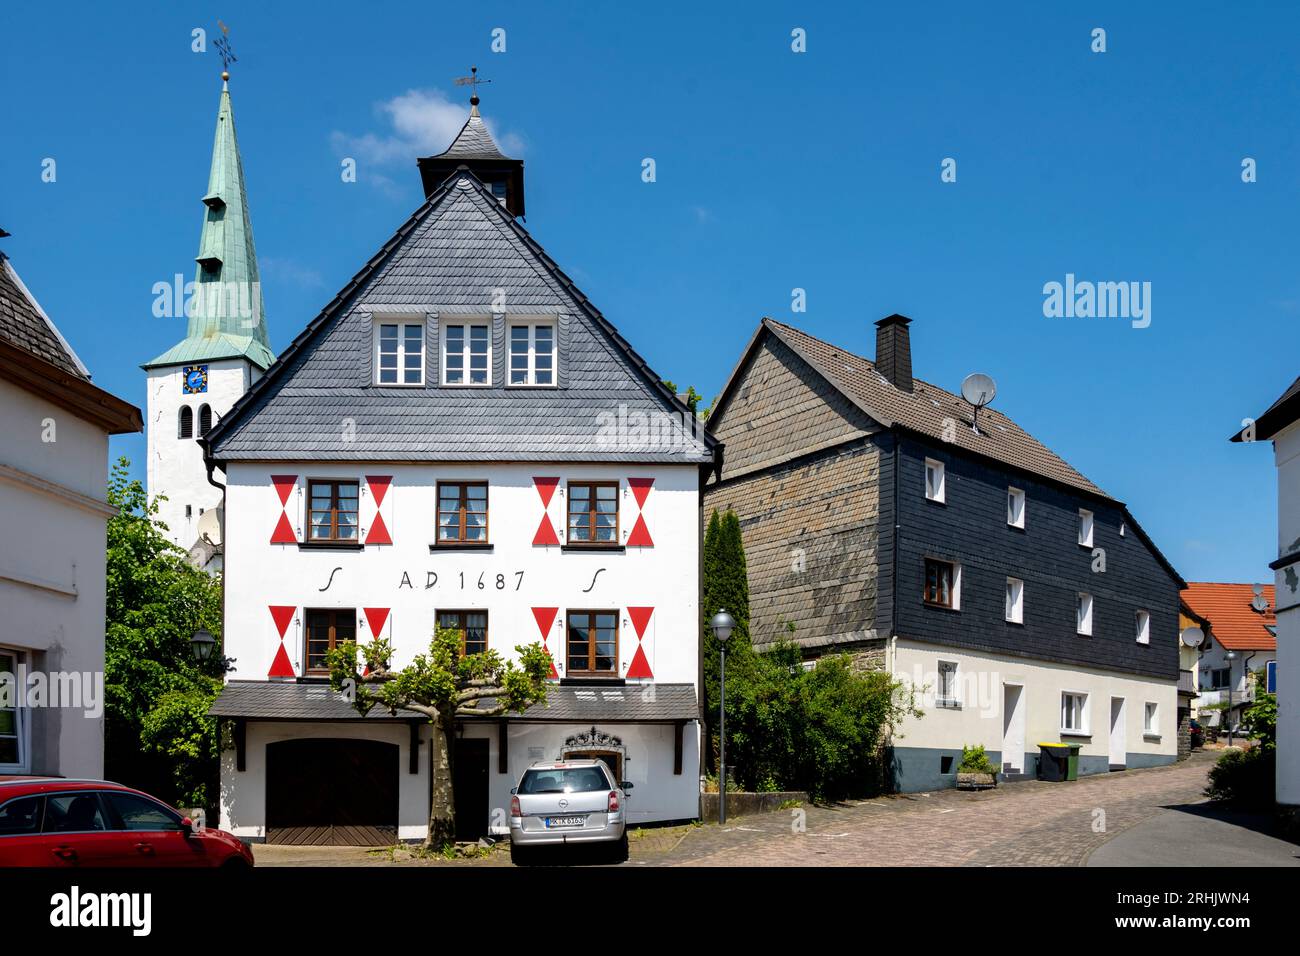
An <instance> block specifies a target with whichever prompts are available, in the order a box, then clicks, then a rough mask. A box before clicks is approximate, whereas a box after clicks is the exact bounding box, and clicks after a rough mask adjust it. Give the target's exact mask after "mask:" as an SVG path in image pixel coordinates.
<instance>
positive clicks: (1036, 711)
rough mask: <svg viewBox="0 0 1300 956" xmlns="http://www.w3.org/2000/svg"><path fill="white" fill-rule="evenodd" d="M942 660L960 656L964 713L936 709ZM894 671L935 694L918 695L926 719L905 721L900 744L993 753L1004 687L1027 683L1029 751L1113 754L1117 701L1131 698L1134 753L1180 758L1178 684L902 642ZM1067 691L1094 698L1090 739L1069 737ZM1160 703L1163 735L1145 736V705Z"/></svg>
mask: <svg viewBox="0 0 1300 956" xmlns="http://www.w3.org/2000/svg"><path fill="white" fill-rule="evenodd" d="M939 661H954V662H956V664H957V676H958V683H959V687H960V691H959V699H960V700H961V701H962V707H961V709H960V710H951V709H946V708H940V707H936V706H934V703H933V696H932V695H933V692H934V688H935V687H936V686H937V683H938V671H939ZM892 669H893V673H894V676H895V677H896V678H898V679H900V680H904V681H906V682H907V683H908V684H910V685H912V686H920V685H924V684H928V685H929V686H930V693H931V697H930V698H929V699H928V700H927V699H923V698H922V697H921V696H920V695H918V697H917V702H918V704H921V705H922V709H923V710H924V711H925V716H924V717H922V718H920V719H911V718H909V719H907V720H905V721H904V722H903V725H902V727H901V728H900V730H901V735H900V734H896V735H895V738H894V743H895V745H896V746H899V747H925V748H934V749H945V750H960V749H961V748H962V747H963V746H974V745H977V744H983V745H984V747H985V749H987V750H990V751H1001V750H1002V685H1003V683H1012V684H1022V685H1024V694H1025V697H1024V698H1023V701H1024V704H1025V705H1027V708H1028V709H1027V710H1026V712H1025V752H1026V753H1033V752H1035V751H1036V750H1037V749H1038V747H1037V745H1038V743H1039V741H1062V740H1063V741H1066V742H1068V743H1078V744H1081V745H1082V747H1081V750H1080V755H1081V756H1085V757H1107V756H1108V755H1109V754H1110V699H1111V698H1112V697H1123V698H1125V701H1126V705H1125V713H1124V723H1125V747H1126V750H1127V752H1128V753H1129V754H1151V755H1163V756H1169V757H1173V756H1175V755H1176V754H1177V750H1178V713H1177V708H1178V689H1177V682H1176V681H1172V680H1170V681H1156V680H1149V679H1144V678H1139V677H1133V676H1126V675H1123V674H1117V673H1111V672H1107V671H1102V670H1096V669H1087V668H1083V667H1079V666H1076V665H1064V664H1054V663H1050V662H1047V661H1030V660H1024V659H1021V658H1009V657H999V656H996V655H991V654H980V653H977V652H972V651H964V650H962V651H959V650H955V649H950V648H947V647H939V646H936V645H930V644H922V643H920V642H916V641H904V640H899V641H898V642H897V644H896V646H895V649H894V654H893V667H892ZM1064 691H1074V692H1082V693H1086V694H1087V695H1088V711H1089V725H1088V726H1089V729H1090V730H1091V731H1092V733H1091V737H1090V738H1089V737H1079V736H1074V735H1064V736H1063V735H1062V732H1061V694H1062V692H1064ZM1148 701H1151V702H1154V703H1156V704H1158V705H1159V709H1158V712H1157V729H1158V731H1159V739H1158V740H1157V739H1153V738H1151V737H1148V736H1146V735H1145V734H1144V733H1143V729H1142V721H1143V711H1144V707H1145V704H1146V702H1148Z"/></svg>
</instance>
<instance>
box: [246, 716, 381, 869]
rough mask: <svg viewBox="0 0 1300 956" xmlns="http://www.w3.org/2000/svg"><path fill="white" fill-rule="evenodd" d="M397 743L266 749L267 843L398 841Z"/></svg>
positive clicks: (317, 742) (325, 742)
mask: <svg viewBox="0 0 1300 956" xmlns="http://www.w3.org/2000/svg"><path fill="white" fill-rule="evenodd" d="M398 764H399V754H398V747H397V745H396V744H388V743H383V742H381V741H377V740H331V739H312V740H282V741H279V742H278V743H273V744H268V745H267V748H266V842H267V843H294V844H313V845H323V846H383V845H385V844H390V843H396V842H397V781H398V774H399V766H398Z"/></svg>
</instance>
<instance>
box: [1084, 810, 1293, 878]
mask: <svg viewBox="0 0 1300 956" xmlns="http://www.w3.org/2000/svg"><path fill="white" fill-rule="evenodd" d="M1088 866H1300V846H1297V845H1296V844H1294V843H1290V842H1288V841H1286V840H1283V839H1281V838H1279V837H1278V836H1276V835H1275V832H1274V828H1273V826H1272V818H1271V817H1270V816H1269V815H1268V814H1258V813H1240V812H1234V811H1232V810H1223V809H1220V808H1218V807H1215V806H1214V805H1213V804H1205V803H1201V804H1194V805H1192V806H1184V807H1169V808H1167V809H1163V810H1157V811H1156V812H1155V813H1154V814H1153V815H1152V816H1151V817H1150V818H1149V819H1147V820H1144V821H1142V822H1141V823H1139V824H1137V825H1136V826H1133V827H1130V828H1129V829H1127V830H1125V831H1124V832H1123V833H1121V834H1119V835H1117V836H1116V837H1115V839H1113V840H1111V841H1110V842H1108V843H1106V844H1104V845H1103V846H1101V847H1100V848H1098V849H1097V850H1096V851H1095V852H1094V853H1093V854H1092V856H1090V857H1088Z"/></svg>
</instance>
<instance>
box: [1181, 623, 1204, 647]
mask: <svg viewBox="0 0 1300 956" xmlns="http://www.w3.org/2000/svg"><path fill="white" fill-rule="evenodd" d="M1179 636H1180V637H1181V638H1182V641H1183V643H1184V644H1185V645H1186V646H1188V647H1200V646H1201V642H1202V641H1204V640H1205V632H1204V631H1202V630H1201V629H1200V628H1199V627H1185V628H1183V633H1182V634H1181V635H1179Z"/></svg>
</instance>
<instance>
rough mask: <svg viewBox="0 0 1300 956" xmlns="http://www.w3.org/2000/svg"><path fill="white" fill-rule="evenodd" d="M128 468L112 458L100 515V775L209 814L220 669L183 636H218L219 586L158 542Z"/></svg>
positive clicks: (159, 529) (151, 507)
mask: <svg viewBox="0 0 1300 956" xmlns="http://www.w3.org/2000/svg"><path fill="white" fill-rule="evenodd" d="M129 467H130V463H129V462H128V461H127V460H126V459H125V458H120V459H118V462H117V464H116V465H115V466H114V467H113V471H112V474H111V476H110V477H109V484H108V502H109V504H110V505H112V506H113V507H114V508H116V509H117V514H115V515H113V516H112V517H110V518H109V519H108V551H107V579H108V587H107V603H106V615H105V617H106V621H105V625H106V626H105V645H104V683H105V697H106V701H105V714H104V738H105V739H104V748H105V754H104V765H105V774H106V776H108V777H109V778H110V779H113V780H117V781H119V782H121V783H125V784H128V785H130V786H133V787H137V788H138V789H141V790H144V791H146V792H148V793H152V794H154V795H156V796H158V797H160V798H161V799H163V800H166V801H168V802H169V803H172V804H174V805H176V806H181V807H191V806H200V807H206V808H208V809H212V808H214V807H215V805H216V799H217V780H218V756H219V744H218V739H217V725H216V720H215V719H213V718H210V717H208V716H207V710H208V707H209V706H210V705H211V703H212V701H213V700H214V699H215V698H216V695H217V693H218V692H219V691H220V689H221V675H222V663H221V661H220V659H216V660H213V661H209V662H207V663H204V664H200V663H199V662H197V661H195V660H194V654H193V651H192V650H191V645H190V639H191V637H192V636H193V635H194V632H195V631H197V630H198V629H199V628H206V629H207V630H209V631H211V632H212V634H213V635H214V636H216V637H217V638H218V640H219V639H220V634H221V587H220V585H219V583H218V582H217V581H216V580H215V579H214V578H212V577H211V576H210V575H208V574H207V573H205V572H203V571H201V570H199V569H198V568H195V567H193V566H192V565H191V564H190V563H189V561H188V560H187V559H186V555H185V553H184V552H183V551H181V550H180V549H179V548H177V547H176V546H175V545H173V544H172V543H171V542H170V541H169V540H168V539H167V538H166V537H165V536H164V534H163V531H164V528H163V526H162V525H161V524H160V523H159V522H157V520H156V518H155V516H156V514H157V511H158V507H157V504H156V502H151V501H149V500H148V496H147V495H146V493H145V490H144V487H143V486H142V485H141V484H140V482H139V481H135V480H131V479H130V478H129V477H128V474H127V470H128V468H129ZM219 656H220V654H219V652H218V653H217V654H214V657H216V658H219Z"/></svg>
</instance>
